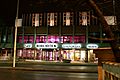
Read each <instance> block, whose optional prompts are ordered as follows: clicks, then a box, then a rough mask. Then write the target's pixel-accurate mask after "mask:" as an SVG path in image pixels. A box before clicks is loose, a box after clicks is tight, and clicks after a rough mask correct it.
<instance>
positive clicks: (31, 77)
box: [0, 69, 98, 80]
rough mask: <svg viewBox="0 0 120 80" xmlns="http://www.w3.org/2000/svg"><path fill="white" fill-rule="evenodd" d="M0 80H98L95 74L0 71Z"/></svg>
mask: <svg viewBox="0 0 120 80" xmlns="http://www.w3.org/2000/svg"><path fill="white" fill-rule="evenodd" d="M0 80H98V74H97V73H68V72H42V71H21V70H6V69H4V70H0Z"/></svg>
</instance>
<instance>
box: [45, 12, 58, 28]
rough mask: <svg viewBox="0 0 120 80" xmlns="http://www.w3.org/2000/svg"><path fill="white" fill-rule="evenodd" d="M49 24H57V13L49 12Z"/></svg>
mask: <svg viewBox="0 0 120 80" xmlns="http://www.w3.org/2000/svg"><path fill="white" fill-rule="evenodd" d="M47 25H48V26H57V13H47Z"/></svg>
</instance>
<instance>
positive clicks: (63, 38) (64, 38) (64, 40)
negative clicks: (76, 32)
mask: <svg viewBox="0 0 120 80" xmlns="http://www.w3.org/2000/svg"><path fill="white" fill-rule="evenodd" d="M72 42H73V39H72V36H61V43H72Z"/></svg>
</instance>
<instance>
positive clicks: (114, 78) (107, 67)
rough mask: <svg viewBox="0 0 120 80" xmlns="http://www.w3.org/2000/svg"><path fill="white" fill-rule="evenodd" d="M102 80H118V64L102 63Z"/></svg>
mask: <svg viewBox="0 0 120 80" xmlns="http://www.w3.org/2000/svg"><path fill="white" fill-rule="evenodd" d="M102 69H103V73H102V75H103V80H120V63H115V62H103V63H102Z"/></svg>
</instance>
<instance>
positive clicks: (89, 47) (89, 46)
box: [86, 44, 98, 49]
mask: <svg viewBox="0 0 120 80" xmlns="http://www.w3.org/2000/svg"><path fill="white" fill-rule="evenodd" d="M86 47H87V48H88V49H97V48H98V45H97V44H88V45H87V46H86Z"/></svg>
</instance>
